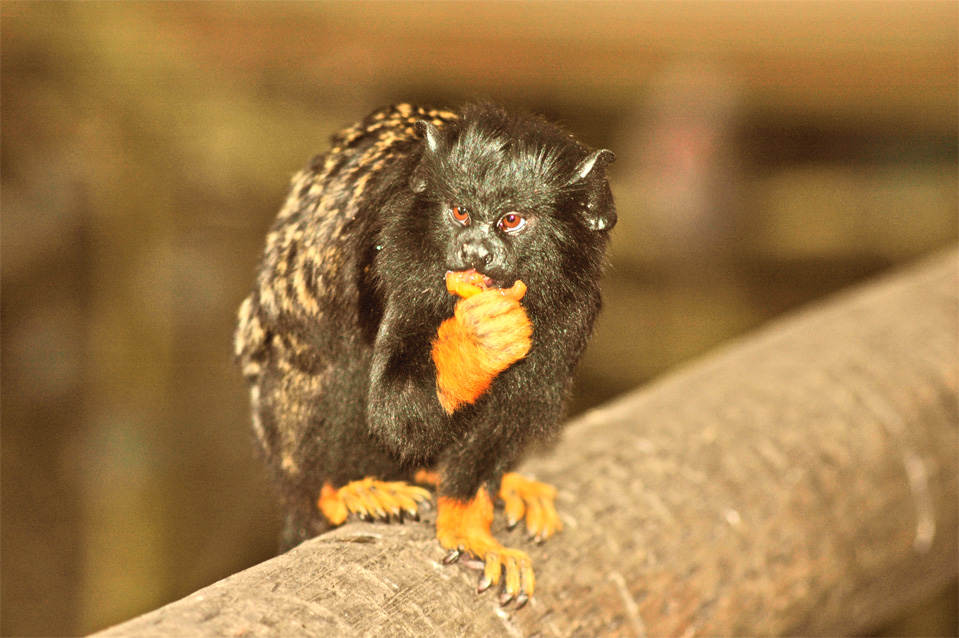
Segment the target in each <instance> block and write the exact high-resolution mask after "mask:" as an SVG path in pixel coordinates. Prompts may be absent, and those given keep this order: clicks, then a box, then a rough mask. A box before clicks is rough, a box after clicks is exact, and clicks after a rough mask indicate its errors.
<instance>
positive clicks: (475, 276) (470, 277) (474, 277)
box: [460, 268, 512, 290]
mask: <svg viewBox="0 0 959 638" xmlns="http://www.w3.org/2000/svg"><path fill="white" fill-rule="evenodd" d="M460 272H461V273H462V275H461V277H462V280H463V281H464V282H468V283H469V284H471V285H473V286H476V287H477V288H482V289H483V290H489V289H490V288H508V287H509V286H506V285H505V283H506V281H505V280H504V279H499V278H496V277H491V276H489V275H487V274H485V273H482V272H479V271H478V270H476V269H475V268H470V269H469V270H464V271H460ZM511 285H512V284H511Z"/></svg>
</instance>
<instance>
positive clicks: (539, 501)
mask: <svg viewBox="0 0 959 638" xmlns="http://www.w3.org/2000/svg"><path fill="white" fill-rule="evenodd" d="M499 497H500V498H501V499H502V500H503V503H504V505H505V509H506V525H507V527H509V528H510V529H513V528H514V527H515V526H516V524H517V523H519V522H520V521H521V520H523V518H524V516H525V518H526V530H527V531H528V532H529V534H530V536H533V537H535V539H536V541H537V542H539V541H543V540H546V539H547V538H549V537H550V536H552V535H553V534H555V533H556V532H558V531H560V530H561V529H563V523H562V521H560V520H559V514H557V513H556V507H555V505H553V501H554V500H555V499H556V488H555V487H553V486H552V485H547V484H546V483H540V482H539V481H534V480H532V479H528V478H526V477H525V476H522V475H520V474H517V473H516V472H507V473H506V474H504V475H503V480H502V482H501V483H500V486H499Z"/></svg>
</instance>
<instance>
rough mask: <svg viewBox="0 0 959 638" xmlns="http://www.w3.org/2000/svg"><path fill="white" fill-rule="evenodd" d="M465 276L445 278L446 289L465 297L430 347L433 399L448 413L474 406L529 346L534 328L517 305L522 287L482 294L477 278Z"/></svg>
mask: <svg viewBox="0 0 959 638" xmlns="http://www.w3.org/2000/svg"><path fill="white" fill-rule="evenodd" d="M470 272H471V271H466V273H450V274H448V275H447V287H448V288H449V289H450V290H452V291H454V292H456V293H457V294H460V295H465V296H464V298H463V299H461V300H460V301H459V302H457V304H456V309H455V311H454V315H453V317H451V318H449V319H447V320H446V321H444V322H443V323H442V324H441V325H440V327H439V330H438V331H437V333H436V340H435V341H434V342H433V351H432V357H433V363H434V364H435V365H436V394H437V397H438V398H439V401H440V404H441V405H442V406H443V408H444V409H445V410H446V412H447V414H452V413H453V412H454V411H455V410H456V409H457V408H459V407H460V406H462V405H464V404H468V403H473V402H474V401H476V399H478V398H479V397H480V396H481V395H482V394H483V393H484V392H486V390H487V389H488V388H489V386H490V384H491V383H492V382H493V379H494V378H496V375H498V374H499V373H500V372H502V371H503V370H505V369H506V368H508V367H509V366H511V365H512V364H513V363H515V362H516V361H518V360H519V359H522V358H523V357H525V356H526V353H527V352H529V348H530V345H531V340H530V337H531V335H532V332H533V327H532V324H531V323H530V321H529V317H527V316H526V311H525V310H524V309H523V306H521V305H520V303H519V300H520V299H521V298H522V297H523V295H524V294H525V293H526V285H525V284H524V283H523V282H522V281H519V280H517V281H516V283H514V284H513V286H512V287H511V288H508V289H505V290H504V289H499V288H488V289H484V288H482V287H481V286H482V275H478V274H477V273H475V271H472V275H470ZM477 277H478V278H479V281H478V282H477V280H476V278H477Z"/></svg>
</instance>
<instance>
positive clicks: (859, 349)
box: [98, 251, 959, 638]
mask: <svg viewBox="0 0 959 638" xmlns="http://www.w3.org/2000/svg"><path fill="white" fill-rule="evenodd" d="M957 264H959V257H957V253H956V252H954V251H950V252H948V253H945V254H940V255H937V256H934V257H931V258H929V259H926V260H924V261H923V262H922V263H920V264H918V265H917V266H915V267H913V268H911V269H909V270H908V271H904V272H901V273H897V274H895V275H892V276H890V277H886V278H883V279H882V280H881V281H878V282H876V283H873V284H871V285H868V286H865V287H862V288H859V289H857V290H855V291H852V292H849V293H846V294H844V295H841V296H839V297H837V298H834V299H832V300H829V301H827V302H825V303H822V304H818V305H817V306H816V307H815V308H812V309H809V310H806V311H804V312H802V313H800V314H797V315H794V316H792V317H791V318H788V319H785V320H782V321H779V322H776V323H775V324H774V325H770V326H769V327H767V328H765V329H764V330H762V331H759V332H758V333H756V334H754V335H752V336H750V337H748V338H746V339H743V340H740V341H738V342H736V343H733V344H731V345H729V346H727V347H726V348H724V349H723V350H722V351H720V352H718V353H716V354H714V355H712V356H710V357H708V358H706V359H704V360H701V361H699V362H697V363H695V364H693V365H691V366H689V367H687V368H685V369H683V370H680V371H678V372H676V373H674V374H671V375H669V376H668V377H666V378H664V379H663V380H661V381H660V382H658V383H656V384H654V385H652V386H650V387H648V388H645V389H643V390H640V391H638V392H636V393H632V394H629V395H627V396H624V397H623V398H621V399H619V400H617V401H615V402H613V403H611V404H610V405H608V406H607V407H603V408H600V409H597V410H594V411H592V412H590V413H588V414H586V415H584V416H583V417H582V418H579V419H577V420H576V421H575V422H573V423H571V424H570V425H569V427H568V429H567V430H566V433H565V435H564V437H563V440H562V441H561V442H560V443H559V444H558V445H557V446H556V448H555V449H554V450H553V451H552V452H551V453H549V454H548V455H545V456H543V457H542V458H536V459H533V460H531V461H530V462H529V463H527V464H526V466H525V468H524V470H525V471H526V472H527V473H529V474H533V475H535V476H536V477H537V478H538V479H540V480H545V481H548V482H551V483H553V484H555V485H556V486H557V487H558V488H559V498H558V506H559V507H560V508H561V516H562V518H563V521H564V523H565V528H564V530H563V532H562V533H561V534H560V535H559V536H557V537H555V538H554V539H551V540H550V541H548V542H547V543H545V544H543V545H541V546H536V545H533V544H531V543H528V542H526V541H525V540H524V539H522V536H521V534H520V532H519V530H518V529H517V530H515V531H513V532H507V531H505V530H503V528H502V522H501V521H500V522H499V525H498V530H497V535H498V537H499V538H500V539H501V540H503V541H504V542H505V543H506V544H507V545H512V546H515V547H519V548H522V549H526V550H528V551H529V553H530V554H531V556H532V557H533V560H534V566H535V568H536V570H537V591H536V596H535V598H534V599H533V600H532V601H531V602H530V604H529V605H527V607H526V608H524V609H522V610H519V611H515V610H513V609H512V608H506V609H502V608H500V607H499V606H498V604H497V603H496V601H495V597H494V596H493V595H491V592H487V593H486V594H484V595H477V594H476V591H475V586H476V579H477V578H478V576H479V572H476V571H472V570H470V569H469V568H468V567H466V566H464V565H451V566H444V565H442V564H441V560H442V557H443V555H444V552H443V551H442V550H441V549H440V547H439V545H438V544H437V543H436V542H435V541H434V539H433V529H432V526H431V525H430V524H428V522H426V521H429V522H432V521H431V518H432V517H431V516H427V517H426V520H425V521H424V522H422V523H407V524H405V525H391V526H387V525H381V524H365V523H350V524H348V525H345V526H343V527H341V528H339V529H337V530H335V531H333V532H331V533H329V534H326V535H324V536H322V537H320V538H317V539H314V540H312V541H309V542H307V543H305V544H303V545H302V546H300V547H298V548H297V549H295V550H293V551H291V552H289V553H287V554H285V555H282V556H279V557H277V558H275V559H273V560H270V561H267V562H265V563H262V564H260V565H256V566H255V567H252V568H250V569H248V570H246V571H243V572H240V573H238V574H235V575H233V576H231V577H229V578H227V579H225V580H223V581H221V582H219V583H216V584H214V585H212V586H210V587H207V588H205V589H203V590H200V591H198V592H196V593H195V594H192V595H191V596H188V597H187V598H185V599H183V600H180V601H177V602H175V603H172V604H170V605H167V606H165V607H163V608H161V609H159V610H156V611H154V612H151V613H148V614H145V615H143V616H140V617H138V618H135V619H133V620H131V621H128V622H126V623H124V624H121V625H118V626H116V627H113V628H111V629H108V630H106V631H104V632H101V633H100V634H98V635H99V636H102V637H104V638H106V637H108V636H109V637H120V636H137V637H149V636H156V637H161V636H184V635H190V636H334V635H336V636H391V637H397V636H399V637H401V636H411V637H412V636H416V637H417V638H420V637H430V636H437V637H439V636H451V637H461V636H514V637H515V636H600V635H602V636H646V635H655V636H667V635H668V636H693V635H757V634H759V635H782V634H805V635H812V634H849V633H851V632H857V631H864V630H868V629H869V628H870V627H872V626H874V625H875V624H877V623H879V622H881V621H883V620H884V619H886V618H887V617H888V616H889V615H891V614H893V613H895V612H896V611H897V610H898V609H900V608H902V607H903V606H904V605H907V604H909V603H910V602H912V601H914V600H915V599H916V598H917V597H918V596H920V595H922V594H924V593H927V592H930V591H931V590H933V589H935V588H937V587H940V586H942V585H944V584H945V583H947V582H948V581H949V580H951V579H954V578H956V575H957V565H959V558H957V525H959V523H957V500H959V497H957V494H959V491H957V476H959V461H957V457H959V454H957V447H959V442H957V431H959V425H957V423H959V416H957V385H959V344H957V335H959V293H957V291H959V276H957V271H959V268H957Z"/></svg>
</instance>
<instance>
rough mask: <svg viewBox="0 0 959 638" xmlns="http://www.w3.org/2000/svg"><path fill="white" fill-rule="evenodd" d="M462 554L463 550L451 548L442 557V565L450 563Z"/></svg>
mask: <svg viewBox="0 0 959 638" xmlns="http://www.w3.org/2000/svg"><path fill="white" fill-rule="evenodd" d="M462 555H463V551H462V550H460V549H451V550H450V551H449V553H448V554H446V556H444V557H443V564H444V565H451V564H453V563H455V562H456V561H458V560H459V559H460V556H462Z"/></svg>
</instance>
